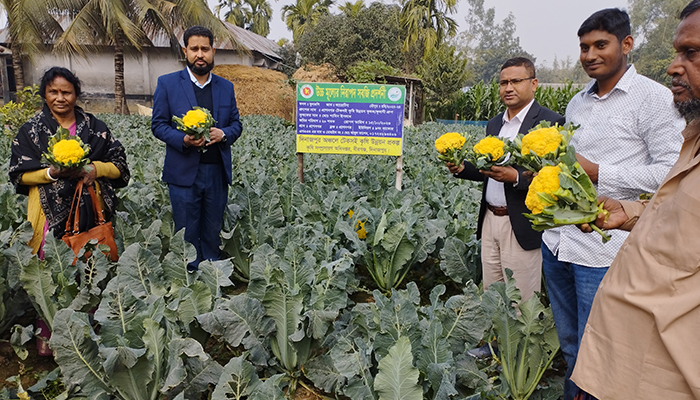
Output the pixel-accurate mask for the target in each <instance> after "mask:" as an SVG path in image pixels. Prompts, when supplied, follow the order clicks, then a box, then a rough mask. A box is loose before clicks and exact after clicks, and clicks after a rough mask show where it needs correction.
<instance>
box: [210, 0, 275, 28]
mask: <svg viewBox="0 0 700 400" xmlns="http://www.w3.org/2000/svg"><path fill="white" fill-rule="evenodd" d="M226 7H228V9H229V10H228V11H227V12H226V13H225V14H224V20H225V21H226V22H230V23H232V24H234V25H237V26H240V27H241V28H245V29H248V30H250V31H252V32H254V33H256V34H258V35H260V36H263V37H266V36H267V35H269V34H270V19H271V18H272V7H271V6H270V3H269V2H268V1H267V0H222V1H221V2H220V3H219V4H218V5H216V6H215V7H214V12H216V14H217V15H218V16H220V15H221V11H222V10H223V9H224V8H226Z"/></svg>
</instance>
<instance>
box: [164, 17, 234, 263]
mask: <svg viewBox="0 0 700 400" xmlns="http://www.w3.org/2000/svg"><path fill="white" fill-rule="evenodd" d="M183 42H184V44H185V47H183V48H182V52H183V53H184V55H185V59H186V61H187V68H185V69H183V70H182V71H178V72H173V73H171V74H167V75H163V76H161V77H160V78H158V86H157V87H156V91H155V93H154V94H153V117H152V120H151V130H152V131H153V135H154V136H155V137H157V138H158V139H160V140H162V141H163V142H165V144H166V145H167V147H166V151H165V163H164V165H163V181H165V182H166V183H167V184H168V189H169V192H170V203H171V204H172V208H173V220H174V222H175V230H180V229H182V228H185V240H187V241H188V242H189V243H192V245H194V247H195V248H196V249H197V260H196V261H194V262H192V263H190V264H189V265H188V270H189V271H194V270H196V269H197V267H198V265H199V263H200V262H201V261H202V260H218V259H219V244H220V239H219V232H220V231H221V225H222V223H223V217H224V210H225V208H226V201H227V199H228V185H230V184H231V145H232V144H233V142H235V141H236V139H238V137H239V136H241V131H242V129H243V127H242V125H241V121H240V120H239V118H238V108H237V107H236V97H235V94H234V92H233V84H232V83H231V82H229V81H227V80H225V79H223V78H221V77H219V76H216V75H214V74H212V73H211V70H212V68H213V67H214V53H215V51H216V49H214V47H213V45H214V35H213V34H212V32H211V31H210V30H209V29H207V28H204V27H201V26H193V27H191V28H189V29H187V30H186V31H185V34H184V36H183ZM195 106H199V107H202V108H206V109H208V110H209V111H210V112H211V114H212V116H213V117H214V120H216V124H215V126H214V127H212V128H211V130H210V132H209V141H206V140H205V138H203V137H202V138H200V139H198V140H194V139H193V138H192V137H191V136H189V135H185V134H184V133H183V132H181V131H179V130H177V129H176V128H175V123H174V122H173V121H172V118H173V116H178V117H182V116H183V115H185V114H186V113H187V111H189V110H191V109H192V108H193V107H195ZM202 147H204V148H205V149H206V151H204V152H202V151H201V150H202V149H201V148H202Z"/></svg>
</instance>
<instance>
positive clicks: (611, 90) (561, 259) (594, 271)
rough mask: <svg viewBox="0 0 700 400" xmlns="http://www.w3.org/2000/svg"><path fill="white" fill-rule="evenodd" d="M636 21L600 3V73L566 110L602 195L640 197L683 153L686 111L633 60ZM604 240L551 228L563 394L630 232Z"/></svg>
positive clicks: (595, 37) (584, 49)
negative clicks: (602, 289) (608, 275)
mask: <svg viewBox="0 0 700 400" xmlns="http://www.w3.org/2000/svg"><path fill="white" fill-rule="evenodd" d="M630 32H631V29H630V20H629V16H628V15H627V13H626V12H624V11H621V10H618V9H606V10H601V11H598V12H596V13H594V14H593V15H591V16H590V17H589V18H588V19H587V20H586V21H584V22H583V24H582V25H581V27H580V28H579V31H578V36H579V42H580V49H581V56H580V59H581V64H582V65H583V68H584V70H585V71H586V73H587V74H588V76H590V77H591V78H593V81H591V82H590V83H589V84H588V85H586V87H585V88H584V89H583V90H582V91H581V92H579V93H578V94H576V95H575V96H574V97H573V98H572V100H571V102H570V103H569V105H568V107H567V109H566V120H567V122H571V123H573V124H574V125H580V127H579V128H578V130H577V131H576V133H575V134H574V137H573V139H572V141H571V144H572V145H573V146H574V147H575V148H576V153H577V159H578V161H579V163H580V164H581V166H582V167H583V168H584V170H585V171H586V173H587V174H588V175H589V177H590V178H591V180H592V181H593V183H594V184H596V185H597V189H598V194H600V195H604V196H610V197H613V198H617V199H624V200H635V199H638V198H639V196H640V195H641V194H644V193H653V192H655V191H656V190H657V189H658V187H659V185H660V184H661V181H662V180H663V178H664V176H666V174H667V173H668V171H669V170H670V169H671V166H672V165H673V163H674V162H675V160H676V159H677V158H678V153H679V150H680V147H681V144H682V142H683V139H682V136H681V131H682V130H683V128H684V126H685V122H684V120H683V118H682V117H681V116H680V114H678V112H677V111H676V110H675V108H674V106H673V98H672V95H671V92H670V90H668V89H667V88H665V87H664V86H662V85H660V84H658V83H656V82H654V81H652V80H650V79H648V78H646V77H644V76H641V75H639V74H637V72H636V70H635V68H634V66H633V65H628V64H627V54H629V52H630V51H631V50H632V47H633V44H634V40H633V39H632V36H630ZM610 233H611V234H612V240H610V242H608V243H605V244H603V243H602V242H601V240H600V237H599V236H598V235H588V234H585V233H583V232H581V231H580V230H579V229H578V228H577V227H575V226H566V227H562V228H560V229H552V230H548V231H545V233H544V234H543V236H542V241H543V244H542V258H543V266H544V274H545V282H546V285H547V293H548V294H549V298H550V302H551V305H552V312H553V313H554V322H555V323H556V327H557V334H558V335H559V342H560V344H561V348H562V352H563V353H564V357H565V359H566V361H567V364H568V370H567V374H566V378H567V380H566V383H565V388H564V399H565V400H572V399H573V398H574V397H575V396H576V392H577V391H578V388H577V387H576V385H574V383H573V382H572V381H571V380H570V379H568V378H569V376H570V375H571V372H572V371H573V368H574V364H575V362H576V356H577V354H578V348H579V344H580V341H581V336H582V335H583V331H584V328H585V324H586V320H587V319H588V314H589V313H590V309H591V305H592V303H593V298H594V296H595V293H596V291H597V289H598V285H599V284H600V281H601V279H603V276H604V275H605V273H606V271H607V269H608V266H609V265H610V264H611V263H612V260H613V259H614V258H615V255H616V254H617V252H618V250H619V249H620V247H621V246H622V244H623V242H624V241H625V239H626V238H627V233H626V232H623V231H620V230H613V231H611V232H610Z"/></svg>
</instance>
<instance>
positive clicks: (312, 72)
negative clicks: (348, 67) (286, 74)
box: [292, 63, 340, 82]
mask: <svg viewBox="0 0 700 400" xmlns="http://www.w3.org/2000/svg"><path fill="white" fill-rule="evenodd" d="M292 79H295V80H297V81H299V82H340V79H338V75H336V74H335V68H334V67H333V66H332V65H331V64H327V63H326V64H321V65H311V64H307V65H304V66H303V67H301V68H299V69H298V70H297V72H295V73H294V75H292Z"/></svg>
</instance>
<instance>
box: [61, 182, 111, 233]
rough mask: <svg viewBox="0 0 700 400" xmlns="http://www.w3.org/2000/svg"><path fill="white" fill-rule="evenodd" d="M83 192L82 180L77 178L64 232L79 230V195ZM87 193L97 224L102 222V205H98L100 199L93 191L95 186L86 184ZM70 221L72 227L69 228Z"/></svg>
mask: <svg viewBox="0 0 700 400" xmlns="http://www.w3.org/2000/svg"><path fill="white" fill-rule="evenodd" d="M82 192H83V180H82V179H81V180H79V181H78V184H77V185H76V186H75V194H74V195H73V202H72V203H71V207H70V213H69V214H68V220H67V221H66V233H73V234H77V233H79V232H80V226H79V223H80V197H81V194H82ZM88 193H90V199H91V200H92V209H93V210H94V211H95V215H96V216H97V225H102V224H104V223H105V222H106V221H105V217H104V214H103V213H102V206H100V200H99V197H98V196H97V193H95V186H94V185H90V186H88ZM71 221H72V225H73V229H71Z"/></svg>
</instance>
